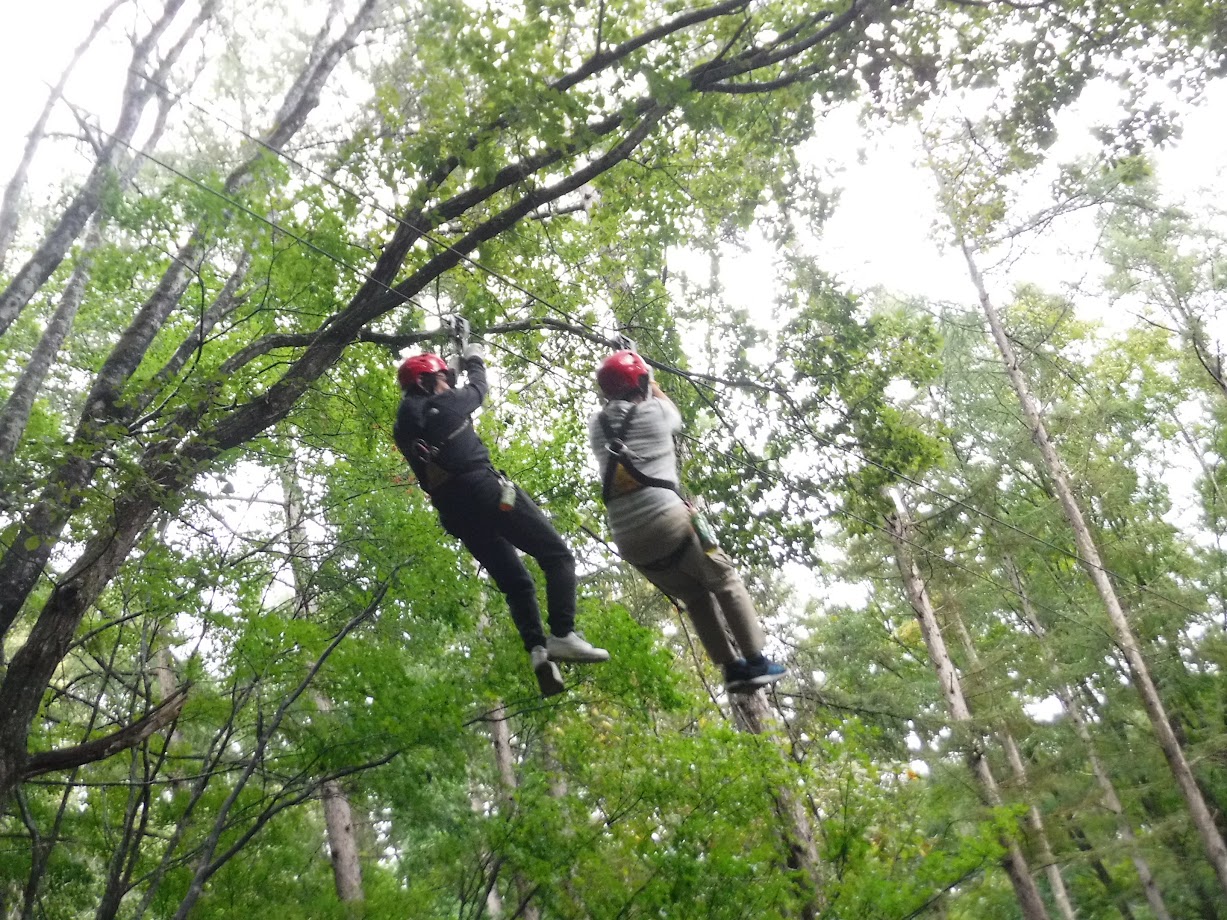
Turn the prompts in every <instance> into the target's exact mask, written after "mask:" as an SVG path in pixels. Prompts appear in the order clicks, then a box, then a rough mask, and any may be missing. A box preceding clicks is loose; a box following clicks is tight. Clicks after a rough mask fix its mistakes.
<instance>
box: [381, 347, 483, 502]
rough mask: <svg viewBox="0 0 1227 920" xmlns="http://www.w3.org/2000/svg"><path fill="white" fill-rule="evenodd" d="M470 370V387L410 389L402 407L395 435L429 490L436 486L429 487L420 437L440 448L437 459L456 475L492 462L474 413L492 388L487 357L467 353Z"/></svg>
mask: <svg viewBox="0 0 1227 920" xmlns="http://www.w3.org/2000/svg"><path fill="white" fill-rule="evenodd" d="M464 369H465V373H466V375H467V376H468V383H467V384H466V385H465V386H463V387H459V388H456V387H453V388H451V389H449V390H445V391H444V392H442V393H432V394H431V395H429V396H427V395H425V394H422V393H409V394H406V396H405V398H404V399H402V400H401V402H400V408H399V409H397V411H396V424H395V425H393V427H392V436H393V437H394V438H395V439H396V446H397V447H398V448H400V452H401V453H402V454H404V455H405V459H406V460H408V461H409V465H410V466H411V467H412V468H413V473H414V475H415V476H417V478H418V482H420V483H421V484H422V487H423V488H426V489H427V491H432V490H431V489H430V488H429V487H428V486H427V483H428V482H429V481H430V480H431V477H429V476H428V475H427V470H426V467H427V463H426V461H425V458H423V457H422V456H421V452H420V451H419V450H418V449H417V447H416V446H415V442H417V441H423V442H425V443H426V444H427V445H428V446H429V447H431V448H435V449H437V452H436V453H435V456H434V462H435V463H436V464H437V465H438V466H440V467H442V468H443V470H444V471H445V472H447V473H449V474H451V475H452V476H458V475H460V474H461V473H467V472H470V471H472V470H476V469H481V468H483V467H492V463H491V461H490V452H489V451H488V450H486V445H485V444H483V443H482V442H481V438H479V437H478V436H477V432H475V431H474V430H473V425H472V423H470V422H469V416H470V415H471V414H472V413H473V412H474V410H476V409H477V407H478V406H480V405H481V402H482V400H483V399H485V396H486V391H487V390H488V389H489V385H488V384H487V383H486V366H485V365H484V364H483V363H482V360H481V358H477V357H473V358H465V360H464Z"/></svg>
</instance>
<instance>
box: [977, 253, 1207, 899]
mask: <svg viewBox="0 0 1227 920" xmlns="http://www.w3.org/2000/svg"><path fill="white" fill-rule="evenodd" d="M959 243H960V245H961V247H962V250H963V257H964V259H965V260H966V262H967V270H968V273H969V275H970V276H971V280H972V283H973V284H974V285H975V287H976V291H977V292H978V294H979V297H980V306H981V307H982V308H983V310H984V315H985V317H986V318H987V319H988V324H989V328H990V329H991V330H992V334H993V339H994V340H995V341H996V343H997V348H998V349H999V350H1000V352H1001V357H1002V361H1003V362H1004V364H1005V370H1006V374H1007V375H1008V376H1009V379H1010V385H1011V386H1012V387H1013V388H1014V393H1015V395H1017V397H1018V402H1019V405H1020V406H1021V407H1022V412H1023V417H1024V418H1025V420H1026V423H1027V427H1028V428H1029V429H1030V430H1031V437H1032V440H1033V441H1034V442H1035V444H1036V446H1037V447H1038V448H1039V450H1040V454H1041V456H1042V457H1043V460H1044V467H1045V469H1046V470H1047V472H1048V476H1049V479H1050V480H1051V482H1052V486H1053V489H1054V491H1055V492H1056V493H1057V498H1058V500H1059V501H1060V504H1061V510H1062V511H1063V512H1064V514H1065V519H1066V521H1068V522H1069V526H1070V527H1071V528H1072V530H1073V534H1074V544H1075V545H1076V546H1077V548H1078V558H1079V561H1080V562H1081V564H1082V567H1083V568H1084V569H1085V570H1086V572H1087V574H1088V575H1089V576H1090V579H1091V582H1092V583H1093V584H1094V585H1095V589H1096V590H1097V591H1098V592H1099V596H1100V599H1101V600H1102V601H1103V605H1104V608H1105V609H1106V610H1107V613H1108V620H1109V622H1110V623H1111V625H1112V632H1113V635H1114V636H1115V637H1116V644H1117V646H1118V647H1119V648H1120V650H1121V652H1122V653H1123V654H1124V656H1125V660H1126V662H1128V665H1129V673H1130V676H1131V677H1132V679H1133V684H1134V686H1135V687H1136V688H1137V691H1138V695H1139V696H1140V697H1141V699H1142V706H1143V707H1144V708H1145V710H1146V715H1147V716H1148V717H1149V719H1150V724H1151V726H1152V727H1153V729H1154V732H1155V737H1156V739H1157V740H1158V742H1159V747H1160V749H1161V750H1162V751H1163V756H1164V757H1165V758H1167V763H1168V767H1169V768H1170V769H1171V772H1172V776H1173V777H1174V778H1175V780H1176V785H1177V787H1178V788H1179V789H1180V792H1181V794H1182V795H1183V796H1184V800H1185V802H1186V803H1187V805H1188V808H1189V816H1190V817H1191V818H1192V820H1193V825H1194V826H1195V827H1196V828H1197V832H1198V834H1199V835H1200V836H1201V839H1202V845H1203V846H1204V847H1205V851H1206V857H1207V858H1208V859H1209V860H1210V865H1211V866H1212V867H1213V868H1214V872H1215V874H1216V875H1217V876H1218V881H1219V886H1220V887H1221V888H1222V889H1223V892H1224V893H1225V894H1227V844H1224V842H1223V837H1222V835H1221V834H1220V833H1219V830H1218V828H1217V827H1216V826H1215V823H1214V816H1213V815H1212V814H1211V813H1210V809H1209V807H1208V806H1207V805H1206V800H1205V797H1204V796H1203V795H1202V793H1201V789H1200V788H1198V785H1197V780H1196V778H1195V777H1194V776H1193V770H1192V768H1191V767H1190V766H1189V762H1188V760H1187V759H1186V758H1185V756H1184V750H1183V749H1182V748H1181V747H1180V743H1179V742H1178V741H1177V740H1176V735H1175V732H1174V731H1173V730H1172V723H1171V720H1170V719H1169V718H1168V716H1167V711H1166V710H1165V709H1164V706H1163V700H1162V699H1161V698H1160V696H1159V691H1158V689H1157V688H1156V687H1155V684H1154V681H1153V680H1152V679H1151V676H1150V668H1149V666H1148V665H1147V664H1146V659H1145V658H1144V657H1143V656H1142V651H1141V648H1140V647H1139V646H1138V641H1137V638H1136V637H1135V636H1134V634H1133V629H1132V627H1130V625H1129V621H1128V619H1127V618H1126V617H1125V612H1124V610H1123V609H1122V608H1121V604H1120V599H1119V598H1118V597H1117V596H1116V589H1115V588H1113V586H1112V582H1111V580H1110V579H1109V578H1108V573H1107V572H1106V571H1105V570H1104V566H1103V562H1102V561H1101V559H1100V556H1099V549H1098V547H1096V546H1095V541H1094V539H1093V538H1092V536H1091V532H1090V528H1088V527H1087V525H1086V520H1085V518H1084V517H1083V515H1082V509H1081V508H1080V507H1079V506H1078V502H1077V499H1076V498H1075V497H1074V490H1073V487H1072V486H1071V485H1070V477H1069V473H1068V472H1067V471H1066V469H1065V464H1064V462H1062V460H1061V457H1060V455H1059V454H1058V453H1057V450H1056V447H1054V446H1053V443H1052V441H1051V439H1050V438H1049V437H1048V429H1047V427H1046V426H1045V425H1044V420H1043V418H1042V417H1041V415H1040V411H1039V407H1038V406H1037V405H1036V402H1035V399H1034V397H1033V396H1032V395H1031V391H1030V388H1029V387H1028V386H1027V381H1026V379H1025V378H1024V377H1023V374H1022V371H1021V370H1020V369H1019V366H1018V359H1017V357H1016V356H1015V355H1014V348H1013V346H1012V345H1011V344H1010V340H1009V337H1008V336H1007V335H1006V332H1005V327H1004V326H1003V325H1002V323H1001V317H1000V316H999V315H998V314H997V310H996V308H995V307H994V306H993V302H992V298H990V297H989V293H988V288H987V287H986V286H985V283H984V277H983V276H982V275H981V274H980V269H979V267H978V266H977V264H976V259H975V254H974V253H973V252H972V249H971V246H970V245H969V244H968V243H967V241H966V240H964V239H962V237H961V236H960V237H959Z"/></svg>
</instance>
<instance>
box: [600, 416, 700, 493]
mask: <svg viewBox="0 0 1227 920" xmlns="http://www.w3.org/2000/svg"><path fill="white" fill-rule="evenodd" d="M639 406H640V404H639V403H633V404H632V405H631V408H630V410H629V411H628V412H627V413H626V415H625V416H624V417H623V419H622V424H621V426H620V427H619V428H618V430H617V431H616V432H615V431H614V427H613V423H612V422H611V421H610V420H609V417H608V416H606V415H605V413H604V412H602V413H601V414H600V421H601V430H602V431H604V432H605V437H606V439H607V440H606V444H605V449H606V450H607V451H608V452H609V454H610V458H609V465H608V466H606V467H605V481H604V482H603V483H602V485H601V497H602V498H603V499H604V500H605V502H606V504H608V503H609V500H610V499H611V498H617V497H618V496H620V495H626V494H628V493H630V492H636V491H638V490H639V489H642V488H644V487H648V488H654V489H668V490H669V491H671V492H676V493H677V495H678V497H679V498H681V499H682V501H685V500H686V496H684V495H682V490H681V487H680V486H679V485H678V484H677V483H676V482H671V481H669V480H668V479H657V478H655V477H653V476H648V475H647V474H645V473H643V472H642V471H641V470H640V469H639V468H638V467H636V466H635V464H634V463H633V462H632V459H631V458H632V457H633V456H634V454H633V453H632V451H631V449H630V448H629V447H627V446H626V440H625V438H626V432H627V431H628V430H629V429H630V426H631V421H632V420H633V419H634V418H635V413H636V412H637V411H638V409H639Z"/></svg>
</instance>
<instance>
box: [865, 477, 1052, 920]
mask: <svg viewBox="0 0 1227 920" xmlns="http://www.w3.org/2000/svg"><path fill="white" fill-rule="evenodd" d="M895 507H896V513H895V514H893V515H890V516H889V517H888V518H887V530H888V532H889V533H890V536H891V539H892V540H893V541H894V544H895V560H896V562H897V563H898V566H899V574H900V575H901V576H902V577H903V587H904V590H905V591H906V593H907V597H908V601H909V602H910V603H911V605H912V609H913V610H914V611H915V612H916V619H917V621H918V622H919V624H920V632H921V635H922V636H924V640H925V645H926V646H927V647H928V650H929V660H930V661H931V662H932V663H933V669H934V670H935V671H936V672H937V680H938V683H939V684H940V685H941V688H942V694H943V696H944V697H945V701H946V709H947V710H948V711H949V713H950V717H951V718H952V719H953V720H954V721H955V722H957V723H961V724H963V725H964V726H970V723H971V721H972V715H971V709H970V707H969V706H968V705H967V699H966V697H965V696H964V695H963V684H962V681H961V679H960V678H959V674H958V671H957V670H955V667H954V662H953V661H951V659H950V654H949V652H947V650H946V641H945V639H944V638H943V637H942V632H941V627H940V626H939V625H938V622H937V615H936V614H935V613H934V611H933V605H932V604H931V603H930V601H929V593H928V590H927V589H926V588H925V585H924V581H923V579H922V578H921V577H920V571H919V570H918V569H917V568H916V563H915V562H913V561H912V556H911V552H910V551H909V549H908V547H909V546H910V543H911V541H910V531H911V527H910V526H909V524H908V518H907V512H906V509H905V508H904V507H903V502H902V501H901V500H900V499H899V498H898V497H895ZM966 740H967V744H968V748H967V761H968V766H970V768H971V770H972V772H973V773H974V774H975V776H976V778H977V779H978V780H979V782H980V792H981V795H982V796H983V798H984V801H985V803H986V804H987V805H989V806H990V807H992V808H1000V807H1001V805H1002V804H1003V803H1002V798H1001V791H1000V789H999V788H998V786H997V780H996V779H995V778H994V777H993V771H992V768H991V767H990V766H989V763H988V760H986V759H985V758H984V756H983V755H982V753H981V752H980V751H979V750H978V747H979V745H978V743H973V742H972V739H971V738H970V737H968V738H967V739H966ZM1001 845H1002V846H1003V847H1004V848H1005V851H1006V853H1005V857H1004V859H1003V860H1002V867H1003V868H1004V869H1005V871H1006V874H1007V875H1008V876H1009V877H1010V884H1011V885H1013V886H1014V894H1015V896H1016V897H1017V898H1018V906H1019V907H1020V908H1021V910H1022V914H1023V917H1024V918H1026V920H1049V918H1048V909H1047V908H1046V907H1045V906H1044V901H1043V899H1042V898H1041V897H1040V892H1039V889H1038V888H1037V887H1036V885H1035V879H1033V878H1032V877H1031V870H1030V868H1029V867H1028V865H1027V859H1026V857H1025V856H1024V855H1023V852H1022V849H1021V848H1020V847H1019V846H1018V843H1017V842H1016V841H1015V840H1013V839H1011V838H1003V839H1002V841H1001Z"/></svg>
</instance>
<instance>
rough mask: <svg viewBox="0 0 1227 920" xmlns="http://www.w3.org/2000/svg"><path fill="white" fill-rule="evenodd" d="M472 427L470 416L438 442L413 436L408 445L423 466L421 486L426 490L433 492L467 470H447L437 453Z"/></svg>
mask: <svg viewBox="0 0 1227 920" xmlns="http://www.w3.org/2000/svg"><path fill="white" fill-rule="evenodd" d="M472 427H473V420H472V419H470V418H466V419H465V420H464V421H463V422H461V423H460V425H459V426H457V428H456V429H455V430H454V431H452V432H451V433H450V434H449V435H447V437H445V438H444V439H443V440H442V441H440V442H439V443H438V444H431V443H430V442H429V441H427V440H426V439H425V438H414V439H413V441H412V443H411V445H410V446H411V447H412V448H413V452H414V454H416V455H417V458H418V460H419V461H420V462H421V463H422V465H423V466H424V467H425V473H426V476H425V481H424V482H423V483H422V486H423V487H424V488H425V489H426V491H427V492H433V491H434V490H435V489H437V488H438V487H439V486H441V485H443V484H444V483H445V482H447V481H448V480H449V479H451V478H452V477H453V476H456V475H459V474H460V473H464V472H468V470H449V469H447V468H446V467H444V466H443V464H441V463H440V462H439V453H440V451H442V450H443V448H444V447H446V446H447V445H448V444H450V443H451V442H452V441H453V440H454V439H455V438H456V437H457V436H458V435H460V434H461V433H462V432H464V431H465V430H466V429H468V428H472Z"/></svg>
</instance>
